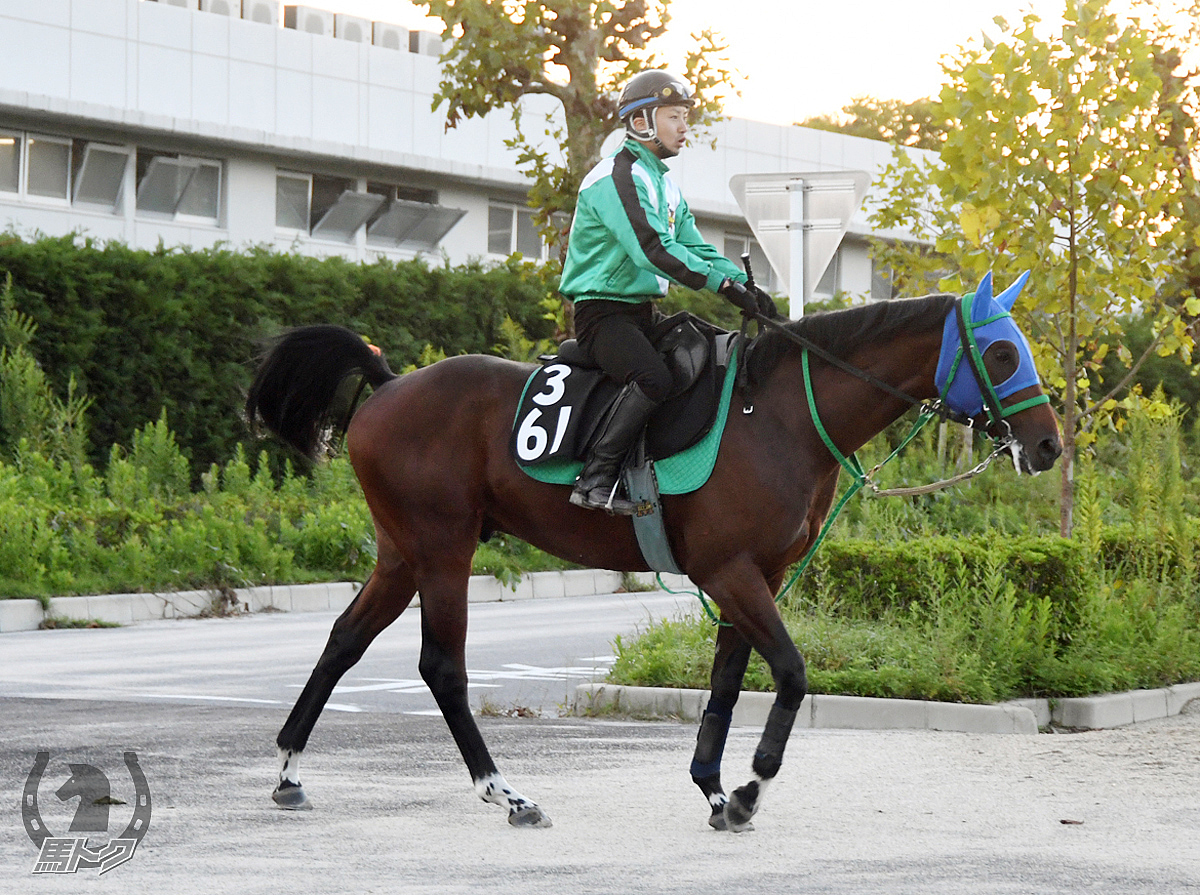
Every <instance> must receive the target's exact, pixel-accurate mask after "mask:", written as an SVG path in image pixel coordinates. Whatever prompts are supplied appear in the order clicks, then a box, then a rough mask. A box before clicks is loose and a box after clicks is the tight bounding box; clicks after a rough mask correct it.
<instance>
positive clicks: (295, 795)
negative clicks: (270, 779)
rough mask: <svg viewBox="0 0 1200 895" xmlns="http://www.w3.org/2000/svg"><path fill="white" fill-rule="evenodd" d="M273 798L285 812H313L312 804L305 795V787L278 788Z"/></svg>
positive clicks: (272, 794)
mask: <svg viewBox="0 0 1200 895" xmlns="http://www.w3.org/2000/svg"><path fill="white" fill-rule="evenodd" d="M271 798H272V799H274V801H275V804H276V805H278V806H279V807H280V808H283V809H284V810H285V811H312V802H310V801H309V800H308V796H306V795H305V794H304V787H303V786H276V787H275V791H274V792H273V793H271Z"/></svg>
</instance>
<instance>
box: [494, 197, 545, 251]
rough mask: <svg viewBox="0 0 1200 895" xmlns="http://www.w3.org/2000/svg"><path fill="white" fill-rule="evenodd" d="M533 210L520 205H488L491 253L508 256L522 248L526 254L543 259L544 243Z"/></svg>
mask: <svg viewBox="0 0 1200 895" xmlns="http://www.w3.org/2000/svg"><path fill="white" fill-rule="evenodd" d="M533 215H534V211H533V209H532V208H527V207H524V206H520V205H501V204H498V203H493V204H491V205H489V206H488V253H489V254H491V255H504V256H505V257H508V256H509V255H511V254H513V253H514V252H520V253H521V254H522V255H523V256H524V257H526V258H534V259H541V258H542V257H544V255H545V251H544V249H545V246H544V244H543V242H542V237H541V234H540V233H538V230H537V227H536V226H535V225H534V223H533Z"/></svg>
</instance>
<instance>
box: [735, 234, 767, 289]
mask: <svg viewBox="0 0 1200 895" xmlns="http://www.w3.org/2000/svg"><path fill="white" fill-rule="evenodd" d="M746 252H749V253H750V269H751V270H753V271H754V282H755V283H757V284H758V286H759V287H760V288H761V289H764V290H766V291H767V292H772V291H774V290H775V289H777V288H778V286H779V284H778V282H777V281H776V278H775V270H774V268H772V267H771V262H770V261H768V260H767V253H766V252H764V251H763V250H762V246H760V245H759V244H758V243H757V242H756V241H755V240H754V239H753V237H750V236H743V235H741V234H739V233H726V234H725V244H724V246H723V247H722V249H721V254H723V255H724V256H725V257H726V258H728V259H729V260H730V261H732V262H733V263H734V264H736V265H737V267H738V270H743V269H744V268H743V267H742V255H743V254H745V253H746Z"/></svg>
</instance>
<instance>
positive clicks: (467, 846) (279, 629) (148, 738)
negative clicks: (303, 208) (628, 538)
mask: <svg viewBox="0 0 1200 895" xmlns="http://www.w3.org/2000/svg"><path fill="white" fill-rule="evenodd" d="M614 596H615V597H616V598H617V599H616V602H608V603H606V602H604V601H603V599H602V598H596V600H597V602H589V601H587V600H583V601H581V600H579V599H578V598H574V599H572V600H568V601H561V602H563V603H568V604H570V605H569V606H563V607H555V606H553V605H551V604H553V603H554V602H555V601H553V600H550V601H544V602H543V601H532V602H526V603H518V604H511V605H510V606H509V607H508V608H507V609H505V608H503V606H502V604H501V605H498V606H497V607H495V608H494V609H491V608H489V606H476V607H473V609H472V631H473V635H472V636H473V638H475V639H474V642H473V646H472V642H471V641H469V646H468V651H469V657H470V660H471V661H470V664H471V665H472V667H473V668H475V669H476V670H482V671H485V672H486V671H489V670H491V671H496V672H502V671H504V670H505V669H507V670H508V671H510V672H514V673H516V672H523V673H525V674H526V676H525V677H524V678H521V679H519V680H517V681H515V682H510V683H515V686H517V687H519V688H528V687H535V686H536V687H543V688H545V689H544V690H540V691H538V692H539V693H542V694H543V696H541V697H538V696H537V695H536V694H534V693H532V691H530V690H528V689H526V690H520V691H518V695H519V696H520V697H521V698H522V699H532V698H544V699H545V701H546V703H547V704H548V706H549V708H551V709H553V708H555V707H557V706H558V704H559V702H560V700H561V698H562V697H561V696H560V695H559V694H561V693H564V692H568V688H573V686H574V678H573V677H572V676H571V675H572V674H573V673H574V672H570V673H568V672H563V673H562V675H560V676H559V677H554V676H553V675H544V676H546V677H551V678H553V679H551V680H544V681H537V680H533V679H532V678H533V677H537V675H535V674H532V673H530V671H529V669H530V668H531V667H532V668H536V669H542V670H546V669H551V668H560V669H586V668H588V667H590V668H593V669H594V668H601V667H604V665H605V663H604V662H602V661H600V660H601V659H604V658H605V655H606V654H607V653H606V652H605V647H609V646H611V637H612V635H613V634H614V633H617V632H621V631H624V630H627V629H628V628H629V627H636V626H637V625H638V624H639V623H641V622H643V621H645V620H646V619H647V618H649V617H650V615H652V614H653V613H654V612H667V613H669V612H672V611H674V610H673V609H672V608H671V607H670V606H669V605H668V604H666V603H664V604H662V605H659V606H656V607H654V608H651V607H649V606H647V605H645V604H644V603H642V602H639V601H642V600H650V599H652V598H654V597H653V595H614ZM659 596H661V595H659ZM654 599H657V598H654ZM489 605H490V604H489ZM598 607H603V608H604V609H605V610H606V612H596V611H593V610H595V609H597V608H598ZM560 609H561V613H562V614H560ZM489 613H495V614H494V616H491V615H489ZM508 613H516V615H510V614H508ZM332 615H333V614H332V613H327V614H322V613H311V614H305V615H304V616H300V615H297V616H286V615H273V616H252V617H248V618H243V619H216V620H211V621H172V622H154V623H149V624H146V625H137V626H135V627H132V628H128V629H115V630H91V631H45V632H28V633H19V634H5V635H2V636H0V891H2V892H4V893H18V895H25V893H30V895H33V893H43V892H55V893H57V892H64V891H69V892H77V891H87V890H91V889H93V888H99V887H105V888H106V890H107V891H110V892H119V893H122V895H125V893H130V895H134V893H156V895H157V893H166V892H169V893H173V895H214V893H225V892H229V893H239V895H242V893H260V892H261V893H268V892H271V893H275V892H281V891H302V892H305V893H326V892H328V893H342V892H347V893H349V892H354V893H359V892H380V893H383V892H387V893H391V892H404V893H406V895H408V893H417V895H422V893H438V895H444V893H446V895H454V893H467V892H471V893H476V892H480V891H488V892H500V893H509V892H512V893H522V895H539V893H547V895H549V893H580V895H588V893H605V895H608V893H613V895H616V893H621V895H626V893H685V892H686V893H694V892H698V891H703V892H707V891H710V890H720V889H732V890H733V891H737V892H742V891H746V892H757V891H764V892H772V893H781V892H782V893H790V892H797V893H808V892H813V893H817V892H820V893H874V892H879V893H913V895H916V893H921V895H926V893H930V895H939V893H955V895H961V893H1022V895H1027V893H1028V895H1042V893H1076V892H1103V893H1114V895H1116V893H1121V895H1127V893H1134V895H1140V893H1154V895H1161V893H1168V895H1170V893H1189V892H1197V893H1200V846H1197V842H1198V841H1200V799H1198V798H1197V793H1198V792H1200V703H1198V702H1193V703H1192V704H1191V705H1190V706H1189V707H1188V709H1186V710H1185V711H1184V712H1183V714H1181V715H1178V716H1175V717H1172V718H1166V719H1162V720H1158V721H1153V722H1147V723H1142V724H1136V725H1132V726H1129V727H1123V728H1120V729H1115V730H1095V731H1089V732H1086V733H1079V734H1041V735H1023V736H1014V735H1007V736H1000V735H988V734H966V733H946V732H935V731H926V730H920V731H895V730H889V731H881V730H880V731H871V730H831V729H807V730H797V731H795V732H794V733H793V735H792V738H791V740H790V742H789V745H788V752H787V755H786V758H785V762H784V766H783V770H782V771H781V773H780V775H779V778H778V779H777V780H776V781H775V782H774V784H773V785H772V786H771V787H770V789H769V790H768V792H767V794H766V797H765V799H764V803H763V808H762V810H761V812H760V813H759V815H758V817H757V818H756V819H755V826H756V829H755V831H754V832H751V833H744V834H738V835H735V834H729V833H718V832H715V831H713V830H711V829H710V828H709V827H708V825H707V823H706V821H707V815H708V809H707V805H706V803H705V802H704V800H703V798H702V797H701V795H700V793H699V790H697V789H696V788H695V786H694V785H693V784H692V783H691V780H690V778H689V775H688V764H689V761H690V758H691V752H692V748H693V746H694V743H695V725H694V724H690V723H688V724H679V723H668V722H630V721H622V720H603V719H584V718H571V717H561V718H560V717H551V715H552V714H554V712H553V711H547V712H545V713H544V716H543V717H541V718H506V717H482V718H480V722H479V723H480V727H481V729H482V731H483V733H484V736H485V738H486V739H487V741H488V743H489V745H490V747H491V750H492V753H493V756H494V757H495V759H496V761H497V764H498V765H499V766H500V768H501V770H502V771H503V772H504V774H505V775H506V777H507V778H508V781H509V782H510V783H511V784H512V785H513V786H514V787H516V788H517V789H518V790H520V791H521V792H522V793H523V794H524V795H525V796H527V797H529V798H531V799H533V800H535V801H537V802H538V803H539V804H540V805H541V807H542V808H543V809H544V810H545V812H546V813H547V814H548V815H549V816H550V818H551V819H552V820H553V822H554V826H553V827H552V828H550V829H547V830H518V829H514V828H512V827H510V826H508V824H507V823H506V822H505V816H504V814H503V812H501V811H499V810H498V809H496V808H494V807H492V806H490V805H486V804H484V803H483V802H481V801H479V800H478V798H476V796H475V795H474V792H473V789H472V787H471V783H470V780H469V779H468V775H467V773H466V771H465V769H464V766H463V764H462V761H461V759H460V757H459V755H458V752H457V749H456V748H455V746H454V744H453V742H452V740H451V738H450V736H449V734H448V732H447V730H446V728H445V725H444V723H443V722H442V720H441V719H440V718H439V717H432V716H429V715H427V714H424V712H425V711H426V708H425V707H424V706H423V704H422V703H421V702H420V699H421V698H423V697H422V696H421V694H420V693H416V692H409V693H405V692H398V691H401V690H404V689H405V687H404V686H401V685H398V684H397V683H396V682H397V681H407V680H409V679H410V677H415V674H413V672H412V671H411V670H407V668H408V666H411V667H412V669H415V653H413V652H411V651H412V649H413V648H414V646H415V641H413V640H412V638H410V636H409V634H408V633H406V631H405V629H404V628H403V625H402V624H400V623H398V625H397V626H394V628H395V630H394V631H392V632H389V634H390V637H391V639H385V638H388V637H389V635H388V634H385V635H384V638H381V640H380V641H379V642H378V643H377V644H376V645H375V646H373V647H372V650H371V651H369V652H368V655H367V658H365V659H364V662H368V660H370V659H371V656H372V653H374V654H375V658H374V661H379V662H381V663H383V665H384V666H385V667H384V668H373V667H370V666H367V667H365V668H364V667H362V666H360V667H356V669H355V670H354V671H353V672H352V675H360V677H351V676H348V677H350V678H351V679H350V680H348V681H347V686H348V687H351V688H353V687H360V688H364V689H358V690H353V689H350V690H346V691H344V692H342V693H340V694H335V699H336V700H337V702H338V703H339V704H341V705H343V706H344V708H343V710H342V711H336V710H335V711H330V712H326V713H325V714H324V715H323V716H322V718H321V719H320V721H319V723H318V724H317V727H316V729H315V731H314V733H313V736H312V739H311V741H310V743H309V747H308V749H307V750H306V752H305V754H304V757H303V761H302V763H301V773H300V776H301V779H302V780H303V781H304V783H305V787H306V789H307V791H308V794H309V797H310V798H311V799H312V801H313V803H314V805H315V808H314V810H313V811H311V812H303V813H292V812H284V811H280V810H278V809H277V808H276V807H275V806H274V804H273V803H272V801H271V799H270V792H271V789H272V787H273V785H274V782H275V777H276V773H277V767H276V758H275V754H274V748H273V741H274V736H275V733H276V732H277V731H278V729H279V727H280V726H281V724H282V723H283V720H284V717H285V716H286V712H287V710H288V708H289V706H290V702H291V700H292V699H294V694H295V692H297V691H296V688H297V687H298V686H299V685H300V684H302V683H303V679H304V677H306V676H307V673H308V670H309V669H310V668H311V665H312V663H313V661H315V658H316V654H317V653H318V652H319V650H320V646H321V644H322V643H323V642H324V638H325V635H326V634H327V632H328V627H329V624H330V623H331V621H332ZM407 615H408V614H407V613H406V616H407ZM322 616H324V617H322ZM413 618H414V619H415V614H413ZM403 620H404V619H403V618H402V622H403ZM572 631H575V632H576V633H577V634H578V633H579V632H582V633H581V634H580V636H579V639H578V640H577V641H575V642H573V643H572V642H571V641H570V636H569V635H570V632H572ZM521 632H524V633H521ZM410 641H411V642H410ZM589 659H590V660H595V661H592V662H591V663H590V665H589V662H588V661H585V660H589ZM510 666H522V667H510ZM589 673H590V672H589ZM581 677H586V675H582V674H581ZM367 678H385V679H384V680H376V681H375V683H376V684H385V685H388V686H384V687H379V688H376V689H367V688H368V687H369V683H368V682H367V680H366V679H367ZM493 683H494V681H493ZM484 692H489V691H484V690H479V691H475V693H476V694H477V696H476V698H482V694H483V693H484ZM490 692H492V693H496V692H498V691H496V690H495V689H493V690H491V691H490ZM507 698H508V697H507V696H504V697H499V699H500V700H504V699H507ZM758 733H759V732H758V731H757V730H755V729H749V728H735V729H734V730H733V731H731V733H730V738H729V745H728V748H727V751H726V763H725V777H726V783H727V785H730V786H736V785H739V784H740V783H743V782H745V780H746V778H747V777H748V775H749V765H750V760H751V757H752V755H753V751H754V747H755V744H756V743H757V739H758ZM39 753H45V761H46V766H45V769H44V772H43V773H42V774H41V776H40V778H39V777H36V776H35V775H34V771H35V769H36V767H37V764H38V755H39ZM127 753H134V754H135V755H136V761H137V766H138V767H140V768H141V771H142V773H144V776H145V781H146V782H145V787H144V788H143V787H139V786H138V784H137V782H136V780H135V778H134V775H133V773H132V772H131V770H130V769H129V767H128V765H127V764H126V760H125V756H126V754H127ZM73 765H74V766H75V767H72V766H73ZM88 767H90V768H92V769H95V773H98V774H99V775H100V776H101V777H103V778H104V779H105V780H106V781H107V782H108V784H109V786H110V791H109V792H108V793H107V795H108V797H107V798H104V799H101V802H102V803H104V804H105V805H106V806H107V812H106V815H105V823H104V825H103V826H99V825H97V824H93V825H92V829H91V830H90V831H88V830H82V831H80V830H77V831H76V832H71V829H70V828H71V827H72V825H73V824H74V823H75V821H76V817H77V815H76V811H77V809H78V808H79V806H80V805H81V804H82V803H83V801H84V799H83V798H82V797H80V796H77V795H76V794H77V793H78V789H75V790H72V783H71V781H73V780H78V779H79V777H80V775H81V774H82V773H84V772H85V771H86V770H87V768H88ZM94 776H95V774H94V773H93V777H94ZM92 792H93V794H94V793H95V792H96V791H95V790H93V791H92ZM30 793H33V794H35V795H36V798H37V801H36V803H33V804H35V805H36V810H33V809H32V808H31V801H30V797H29V794H30ZM141 797H148V799H149V802H148V807H149V808H150V809H151V810H150V821H149V825H148V827H146V828H145V830H144V833H143V835H141V837H140V839H139V840H138V844H137V846H136V850H135V851H134V853H133V854H132V856H131V857H129V858H128V860H127V861H125V862H124V863H121V864H119V865H116V866H112V867H111V868H110V869H108V870H106V871H105V872H104V873H103V874H101V873H100V872H99V867H96V866H91V865H89V862H88V860H87V858H88V855H89V854H91V855H100V854H102V853H104V849H106V848H109V849H112V848H115V846H114V845H113V840H114V839H121V838H124V837H123V836H122V835H121V833H122V832H123V831H124V830H125V829H126V827H127V826H128V825H129V824H130V823H131V822H132V821H133V819H134V818H135V817H137V813H136V811H135V808H134V805H135V804H136V803H137V802H138V800H139V798H141ZM93 801H94V800H93ZM144 807H146V806H144ZM27 820H28V821H30V823H31V824H34V826H35V827H36V829H40V830H43V831H44V832H45V833H46V834H48V835H49V837H50V838H49V839H48V840H47V841H49V842H51V843H52V844H54V843H61V842H62V840H65V839H69V838H71V837H74V836H88V837H89V843H88V846H87V847H88V848H90V849H92V851H91V852H82V851H78V850H77V851H76V852H75V854H77V856H81V857H82V858H83V860H81V861H80V862H79V863H78V864H77V865H76V866H75V867H74V868H73V869H72V867H71V866H70V863H69V861H67V860H65V859H64V860H61V861H58V862H55V861H50V860H46V861H43V862H42V863H41V864H40V865H39V858H41V857H42V853H41V852H39V849H38V848H37V847H36V846H35V844H34V843H33V841H31V838H30V835H29V834H28V832H27V829H26V825H25V823H26V821H27ZM35 821H36V823H35ZM135 838H136V837H135ZM67 845H68V846H71V847H72V848H73V847H74V846H73V845H72V843H70V842H68V843H67ZM68 850H69V849H68ZM60 857H61V855H60ZM35 869H39V870H40V871H41V872H37V873H35V872H34V871H35Z"/></svg>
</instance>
